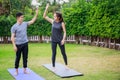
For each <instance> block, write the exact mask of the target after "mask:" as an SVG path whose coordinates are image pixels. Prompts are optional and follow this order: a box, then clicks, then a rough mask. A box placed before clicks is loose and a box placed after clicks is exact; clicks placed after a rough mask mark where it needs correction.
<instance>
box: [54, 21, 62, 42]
mask: <svg viewBox="0 0 120 80" xmlns="http://www.w3.org/2000/svg"><path fill="white" fill-rule="evenodd" d="M62 39H63V30H62V23H61V22H55V21H54V22H53V24H52V42H61V41H62Z"/></svg>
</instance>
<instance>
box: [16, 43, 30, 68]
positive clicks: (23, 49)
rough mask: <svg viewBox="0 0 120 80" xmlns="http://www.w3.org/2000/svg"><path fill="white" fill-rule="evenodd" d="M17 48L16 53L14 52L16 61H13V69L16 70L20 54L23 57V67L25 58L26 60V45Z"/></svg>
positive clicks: (25, 61) (25, 65)
mask: <svg viewBox="0 0 120 80" xmlns="http://www.w3.org/2000/svg"><path fill="white" fill-rule="evenodd" d="M16 46H17V52H16V59H15V68H16V69H17V68H18V67H19V62H20V58H21V53H22V56H23V67H24V68H26V67H27V58H28V43H24V44H21V45H16Z"/></svg>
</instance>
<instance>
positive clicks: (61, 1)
mask: <svg viewBox="0 0 120 80" xmlns="http://www.w3.org/2000/svg"><path fill="white" fill-rule="evenodd" d="M50 1H54V0H50ZM57 1H60V2H59V3H63V1H65V2H69V0H57Z"/></svg>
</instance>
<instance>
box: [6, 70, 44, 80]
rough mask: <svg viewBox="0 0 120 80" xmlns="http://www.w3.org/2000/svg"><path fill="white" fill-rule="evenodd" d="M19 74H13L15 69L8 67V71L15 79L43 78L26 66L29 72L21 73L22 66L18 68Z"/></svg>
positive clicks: (32, 79)
mask: <svg viewBox="0 0 120 80" xmlns="http://www.w3.org/2000/svg"><path fill="white" fill-rule="evenodd" d="M18 70H19V74H18V75H17V76H15V75H14V73H15V69H14V68H11V69H8V72H9V73H10V74H11V75H12V76H13V77H14V78H15V79H16V80H45V79H44V78H42V77H41V76H39V75H37V74H36V73H35V72H33V71H32V70H30V69H29V68H27V71H28V72H29V74H24V73H23V68H19V69H18Z"/></svg>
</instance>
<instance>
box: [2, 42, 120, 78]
mask: <svg viewBox="0 0 120 80" xmlns="http://www.w3.org/2000/svg"><path fill="white" fill-rule="evenodd" d="M66 53H67V56H68V63H69V67H70V68H72V69H75V70H77V71H78V72H82V73H83V74H84V76H76V77H71V78H60V77H58V76H56V75H54V74H53V73H52V72H50V71H49V70H47V69H46V68H44V67H43V66H42V64H46V63H51V44H50V43H48V44H46V43H42V44H41V43H29V59H28V66H29V68H30V69H32V70H33V71H34V72H36V73H37V74H38V75H41V76H42V77H44V78H45V79H46V80H120V51H117V50H112V49H107V48H101V47H94V46H87V45H76V44H66ZM14 59H15V53H14V51H13V47H12V44H0V80H14V78H13V77H12V76H11V75H10V74H9V73H8V72H7V69H8V68H13V67H14ZM56 62H60V63H62V64H64V62H63V58H62V56H61V53H60V50H59V47H58V48H57V58H56ZM20 67H22V58H21V62H20Z"/></svg>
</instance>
